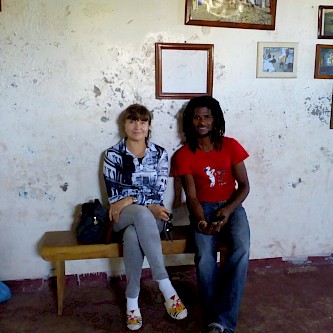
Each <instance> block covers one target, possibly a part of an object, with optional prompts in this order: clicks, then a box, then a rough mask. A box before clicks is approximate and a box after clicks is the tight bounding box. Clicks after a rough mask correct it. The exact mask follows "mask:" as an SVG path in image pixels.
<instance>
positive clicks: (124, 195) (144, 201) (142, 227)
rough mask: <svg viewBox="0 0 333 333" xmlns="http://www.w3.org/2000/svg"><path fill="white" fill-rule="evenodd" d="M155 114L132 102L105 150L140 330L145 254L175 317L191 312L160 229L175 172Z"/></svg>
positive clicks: (132, 319)
mask: <svg viewBox="0 0 333 333" xmlns="http://www.w3.org/2000/svg"><path fill="white" fill-rule="evenodd" d="M151 120H152V116H151V113H150V112H149V111H148V110H147V108H146V107H144V106H142V105H138V104H133V105H131V106H129V107H128V108H127V109H126V110H125V111H124V113H123V115H122V124H123V126H124V130H125V138H123V139H122V140H121V141H120V142H119V143H118V144H116V145H115V146H113V147H111V148H109V149H108V150H106V152H105V158H104V170H103V173H104V180H105V185H106V189H107V193H108V197H109V204H110V208H109V217H110V220H111V221H113V223H114V226H113V229H114V231H115V232H120V231H122V232H123V243H124V264H125V271H126V277H127V287H126V297H127V311H126V315H127V322H126V323H127V327H128V328H129V329H130V330H138V329H139V328H140V327H141V326H142V317H141V313H140V309H139V305H138V297H139V292H140V279H141V271H142V264H143V260H144V256H146V257H147V260H148V262H149V265H150V268H151V270H152V275H153V279H154V280H155V281H157V282H158V286H159V289H160V291H161V292H162V294H163V296H164V298H165V303H164V305H165V307H166V310H167V312H168V314H169V315H170V316H171V317H172V318H174V319H178V320H179V319H183V318H185V317H186V316H187V309H186V308H185V306H184V304H183V303H182V301H181V300H180V299H179V297H178V295H177V293H176V291H175V289H174V288H173V286H172V284H171V281H170V279H169V277H168V273H167V271H166V269H165V267H164V263H163V255H162V246H161V240H160V232H161V231H162V229H163V224H164V221H167V220H168V219H169V214H170V212H169V211H168V210H167V209H166V208H165V207H164V206H163V196H164V192H165V190H166V186H167V179H168V175H169V167H168V155H167V152H166V150H165V149H164V148H162V147H160V146H158V145H156V144H154V143H152V142H150V141H149V136H150V126H151Z"/></svg>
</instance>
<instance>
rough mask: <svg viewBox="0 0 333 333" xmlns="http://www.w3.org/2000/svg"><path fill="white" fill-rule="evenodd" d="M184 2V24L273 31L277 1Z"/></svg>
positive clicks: (211, 0)
mask: <svg viewBox="0 0 333 333" xmlns="http://www.w3.org/2000/svg"><path fill="white" fill-rule="evenodd" d="M185 1H186V2H185V24H189V25H203V26H205V25H207V26H212V27H225V28H240V29H260V30H275V16H276V3H277V0H185Z"/></svg>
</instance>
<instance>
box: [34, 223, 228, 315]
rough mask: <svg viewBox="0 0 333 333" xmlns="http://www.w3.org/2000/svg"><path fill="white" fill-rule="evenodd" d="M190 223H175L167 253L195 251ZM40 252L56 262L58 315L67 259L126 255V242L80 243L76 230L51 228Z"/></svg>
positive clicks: (165, 244) (221, 248)
mask: <svg viewBox="0 0 333 333" xmlns="http://www.w3.org/2000/svg"><path fill="white" fill-rule="evenodd" d="M189 232H190V231H189V226H187V225H185V226H174V230H173V241H172V242H171V241H168V240H164V239H162V251H163V254H164V255H168V254H183V253H193V246H192V244H190V241H189V240H188V235H189ZM217 251H219V252H220V261H221V262H222V261H223V260H224V258H225V256H226V254H227V247H226V246H225V245H223V244H219V246H218V249H217ZM40 254H41V257H42V258H43V259H44V260H46V261H51V262H53V263H54V264H55V269H56V275H57V298H58V315H61V314H62V312H63V302H64V292H65V286H66V272H65V262H66V261H67V260H82V259H98V258H119V257H122V256H123V247H122V243H121V242H120V241H119V240H118V241H114V242H112V243H110V244H89V245H87V244H79V243H78V241H77V239H76V234H75V232H73V231H70V230H68V231H48V232H46V233H45V234H44V235H43V237H42V239H41V242H40Z"/></svg>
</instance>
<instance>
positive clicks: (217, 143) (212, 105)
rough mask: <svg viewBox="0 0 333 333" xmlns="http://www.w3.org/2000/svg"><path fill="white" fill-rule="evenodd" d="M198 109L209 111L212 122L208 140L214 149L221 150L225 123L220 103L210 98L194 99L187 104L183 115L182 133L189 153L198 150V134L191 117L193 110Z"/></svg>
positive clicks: (200, 97)
mask: <svg viewBox="0 0 333 333" xmlns="http://www.w3.org/2000/svg"><path fill="white" fill-rule="evenodd" d="M198 107H199V108H200V107H206V108H207V109H209V110H211V113H212V116H213V119H214V121H213V128H212V131H211V133H210V138H211V141H212V143H213V145H214V148H215V149H216V150H221V149H222V141H223V136H224V133H225V121H224V117H223V112H222V109H221V106H220V103H219V102H218V101H217V100H216V99H215V98H213V97H211V96H199V97H194V98H192V99H191V100H190V101H189V102H188V104H187V106H186V108H185V110H184V113H183V131H184V134H185V138H186V142H187V143H188V144H189V147H190V149H191V151H193V152H195V151H196V149H197V148H198V133H197V131H196V130H195V128H194V126H193V117H194V110H195V109H196V108H198Z"/></svg>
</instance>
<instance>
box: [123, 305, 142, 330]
mask: <svg viewBox="0 0 333 333" xmlns="http://www.w3.org/2000/svg"><path fill="white" fill-rule="evenodd" d="M126 316H127V319H126V325H127V328H128V329H129V330H131V331H136V330H138V329H140V328H141V326H142V317H141V312H140V309H136V310H130V311H126Z"/></svg>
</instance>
